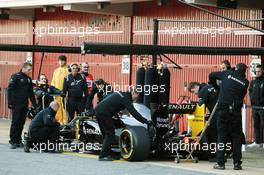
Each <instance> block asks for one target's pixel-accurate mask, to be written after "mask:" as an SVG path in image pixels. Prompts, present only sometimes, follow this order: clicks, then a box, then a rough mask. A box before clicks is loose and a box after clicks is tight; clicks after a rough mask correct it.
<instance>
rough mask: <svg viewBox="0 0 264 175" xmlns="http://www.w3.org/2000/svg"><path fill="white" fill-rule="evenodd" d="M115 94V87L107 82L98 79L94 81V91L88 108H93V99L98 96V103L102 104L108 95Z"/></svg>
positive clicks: (89, 99)
mask: <svg viewBox="0 0 264 175" xmlns="http://www.w3.org/2000/svg"><path fill="white" fill-rule="evenodd" d="M111 93H113V87H112V86H111V85H110V84H109V83H107V82H105V81H104V80H103V79H98V80H96V81H94V85H93V90H92V93H91V94H90V96H89V97H90V98H88V102H87V103H88V104H87V106H91V105H92V102H93V98H94V96H95V95H97V98H98V103H100V102H101V101H102V100H103V99H104V98H105V97H106V96H107V95H109V94H111Z"/></svg>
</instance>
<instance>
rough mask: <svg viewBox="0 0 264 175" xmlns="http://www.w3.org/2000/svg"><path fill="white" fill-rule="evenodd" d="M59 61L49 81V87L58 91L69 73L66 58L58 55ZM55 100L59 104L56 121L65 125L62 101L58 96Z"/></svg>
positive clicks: (65, 119) (65, 117) (65, 118)
mask: <svg viewBox="0 0 264 175" xmlns="http://www.w3.org/2000/svg"><path fill="white" fill-rule="evenodd" d="M58 61H59V66H60V67H58V68H57V69H55V71H54V73H53V77H52V81H51V86H54V87H55V88H57V89H59V90H60V91H61V90H62V88H63V81H64V77H66V76H67V75H68V74H69V72H68V67H67V58H66V56H64V55H60V56H59V57H58ZM56 100H57V102H58V104H59V109H58V112H57V114H56V119H57V121H58V122H59V123H60V124H65V123H67V116H66V115H65V114H66V113H65V111H64V109H63V101H62V98H61V97H60V96H57V97H56Z"/></svg>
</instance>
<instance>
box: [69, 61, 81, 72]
mask: <svg viewBox="0 0 264 175" xmlns="http://www.w3.org/2000/svg"><path fill="white" fill-rule="evenodd" d="M72 66H77V67H78V72H80V71H81V69H80V66H79V65H78V64H76V63H73V64H71V65H69V66H68V72H72Z"/></svg>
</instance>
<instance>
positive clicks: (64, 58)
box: [58, 55, 67, 61]
mask: <svg viewBox="0 0 264 175" xmlns="http://www.w3.org/2000/svg"><path fill="white" fill-rule="evenodd" d="M58 60H61V61H67V57H66V56H65V55H60V56H59V57H58Z"/></svg>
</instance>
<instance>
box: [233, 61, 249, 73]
mask: <svg viewBox="0 0 264 175" xmlns="http://www.w3.org/2000/svg"><path fill="white" fill-rule="evenodd" d="M236 69H237V70H241V71H245V72H246V69H247V65H245V64H244V63H238V64H237V65H236Z"/></svg>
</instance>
